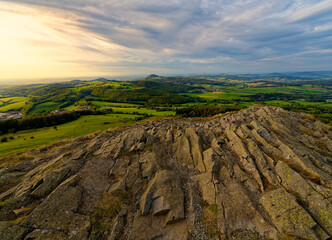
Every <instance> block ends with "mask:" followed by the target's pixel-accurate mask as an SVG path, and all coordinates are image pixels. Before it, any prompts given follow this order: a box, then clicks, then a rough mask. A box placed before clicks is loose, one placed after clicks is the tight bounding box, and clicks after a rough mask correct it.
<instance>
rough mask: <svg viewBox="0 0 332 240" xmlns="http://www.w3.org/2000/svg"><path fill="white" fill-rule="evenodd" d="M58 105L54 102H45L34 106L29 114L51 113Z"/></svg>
mask: <svg viewBox="0 0 332 240" xmlns="http://www.w3.org/2000/svg"><path fill="white" fill-rule="evenodd" d="M59 105H60V104H59V103H56V102H45V103H41V104H38V105H36V106H34V108H33V110H32V111H31V112H30V113H31V114H33V113H37V112H38V113H40V112H52V111H53V110H54V109H56V108H57V107H58V106H59Z"/></svg>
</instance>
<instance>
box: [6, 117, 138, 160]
mask: <svg viewBox="0 0 332 240" xmlns="http://www.w3.org/2000/svg"><path fill="white" fill-rule="evenodd" d="M135 117H139V116H138V115H129V114H109V115H105V116H101V115H93V116H83V117H81V118H79V119H77V120H75V121H73V122H69V123H65V124H61V125H58V126H57V127H56V129H54V128H53V127H47V128H41V129H36V130H25V131H19V132H17V133H14V134H5V135H2V136H0V138H3V137H7V138H8V142H0V156H4V155H9V154H13V153H18V152H23V151H26V150H29V149H34V148H37V147H40V146H42V145H48V144H50V143H52V142H55V141H60V140H63V139H71V138H75V137H79V136H83V135H87V134H90V133H94V132H96V131H98V130H99V131H104V130H107V129H112V128H116V127H121V126H124V125H130V124H133V123H135ZM10 137H13V138H14V139H9V138H10ZM0 165H1V163H0Z"/></svg>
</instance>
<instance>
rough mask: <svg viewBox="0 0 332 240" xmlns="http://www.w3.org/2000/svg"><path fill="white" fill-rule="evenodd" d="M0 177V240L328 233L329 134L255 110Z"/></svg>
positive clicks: (300, 120)
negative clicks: (1, 185) (0, 185)
mask: <svg viewBox="0 0 332 240" xmlns="http://www.w3.org/2000/svg"><path fill="white" fill-rule="evenodd" d="M24 156H29V158H30V159H32V160H27V161H23V162H22V163H19V164H17V165H13V166H10V167H7V168H3V169H0V180H1V181H0V183H1V184H3V185H6V186H4V187H1V188H0V189H1V191H2V192H0V239H4V240H7V239H8V240H9V239H26V240H32V239H82V240H84V239H167V240H168V239H280V238H282V237H286V238H287V237H294V238H296V237H297V238H298V239H319V240H326V239H329V238H330V237H331V236H332V204H331V201H332V128H331V127H330V126H328V125H324V124H322V123H320V122H319V121H315V120H313V119H312V118H311V117H308V116H307V115H305V114H295V113H292V112H287V111H285V110H283V109H281V108H276V107H261V106H254V107H251V108H249V109H246V110H243V111H240V112H238V113H236V114H232V115H226V116H223V117H215V118H212V119H206V120H190V119H188V120H185V119H167V120H160V121H154V122H148V123H144V124H140V125H134V126H131V127H127V128H125V129H123V130H118V131H107V132H104V133H99V134H94V135H90V136H86V137H81V138H77V139H75V140H73V141H71V142H64V143H62V144H57V145H53V146H49V147H46V148H43V149H40V150H38V151H37V150H34V151H30V152H29V153H25V155H24Z"/></svg>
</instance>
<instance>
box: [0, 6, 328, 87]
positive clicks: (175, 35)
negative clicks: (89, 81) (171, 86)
mask: <svg viewBox="0 0 332 240" xmlns="http://www.w3.org/2000/svg"><path fill="white" fill-rule="evenodd" d="M291 2H292V3H290V1H286V0H281V1H269V2H262V1H258V0H254V1H245V0H236V1H225V0H217V1H203V0H197V1H196V0H195V1H189V0H185V1H168V2H167V3H166V2H161V1H160V2H159V1H157V2H155V1H146V0H141V1H134V2H133V1H127V0H123V1H118V0H116V1H101V0H89V1H78V0H73V1H70V2H68V1H62V0H60V1H42V0H15V1H0V72H1V76H0V81H2V82H6V81H11V80H13V79H16V80H17V79H21V80H25V79H28V80H29V79H47V78H76V77H99V76H104V77H107V76H110V77H115V76H120V75H137V74H138V75H139V74H143V75H144V74H150V73H159V74H165V73H172V74H178V73H221V72H226V73H228V72H269V71H270V72H271V71H303V70H331V62H332V53H331V51H332V50H331V49H332V45H331V42H332V15H331V14H330V12H331V11H332V4H331V1H328V0H325V1H310V0H306V1H291Z"/></svg>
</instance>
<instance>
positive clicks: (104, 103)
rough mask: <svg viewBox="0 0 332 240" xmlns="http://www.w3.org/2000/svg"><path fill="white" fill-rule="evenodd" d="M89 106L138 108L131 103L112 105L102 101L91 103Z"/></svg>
mask: <svg viewBox="0 0 332 240" xmlns="http://www.w3.org/2000/svg"><path fill="white" fill-rule="evenodd" d="M91 104H92V105H94V106H96V107H103V106H105V107H138V106H139V105H138V104H131V103H112V102H102V101H91Z"/></svg>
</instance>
